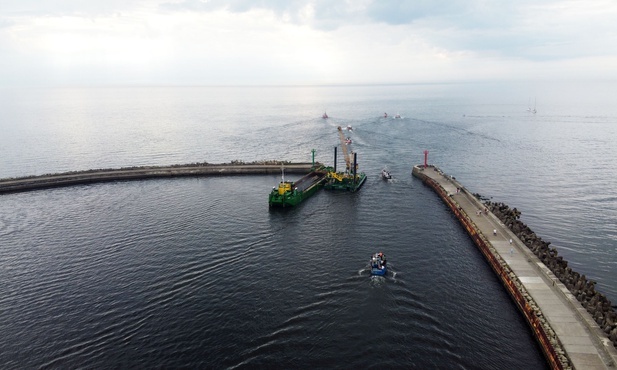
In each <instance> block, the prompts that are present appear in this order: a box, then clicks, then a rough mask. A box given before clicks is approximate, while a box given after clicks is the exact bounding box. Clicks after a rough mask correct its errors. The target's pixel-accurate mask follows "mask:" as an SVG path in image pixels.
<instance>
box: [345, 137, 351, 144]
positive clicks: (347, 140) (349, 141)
mask: <svg viewBox="0 0 617 370" xmlns="http://www.w3.org/2000/svg"><path fill="white" fill-rule="evenodd" d="M345 144H347V145H349V144H351V138H350V137H348V138H346V139H345Z"/></svg>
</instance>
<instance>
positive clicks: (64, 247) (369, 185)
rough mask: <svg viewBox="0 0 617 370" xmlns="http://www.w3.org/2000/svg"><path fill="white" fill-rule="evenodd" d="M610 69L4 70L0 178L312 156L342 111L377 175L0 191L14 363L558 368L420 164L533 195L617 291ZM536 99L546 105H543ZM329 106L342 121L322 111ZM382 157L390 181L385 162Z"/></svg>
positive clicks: (522, 200) (516, 194)
mask: <svg viewBox="0 0 617 370" xmlns="http://www.w3.org/2000/svg"><path fill="white" fill-rule="evenodd" d="M613 90H614V89H613V87H612V86H611V85H609V84H605V85H598V86H597V87H594V88H593V89H592V88H591V87H589V88H588V90H584V89H582V88H581V87H580V86H578V85H577V86H572V85H564V86H558V85H545V86H539V87H535V89H531V88H530V87H529V86H527V85H524V84H518V85H501V84H490V85H489V84H467V85H397V86H317V87H124V88H119V87H113V88H111V87H107V88H59V89H11V90H0V94H1V95H2V99H0V101H1V102H2V103H0V104H1V105H2V106H1V109H2V112H3V115H2V117H1V118H0V133H1V134H0V157H1V158H2V161H0V178H7V177H17V176H26V175H37V174H45V173H54V172H64V171H72V170H85V169H94V168H120V167H130V166H139V165H167V164H180V163H193V162H204V161H206V162H210V163H222V162H230V161H232V160H242V161H246V162H251V161H259V160H264V159H268V160H269V159H277V160H289V161H302V162H308V161H310V160H311V150H312V149H315V150H316V160H318V161H320V162H322V163H326V164H331V163H332V161H333V148H334V147H335V146H336V145H340V142H339V137H338V134H337V126H341V127H343V128H345V127H347V126H348V125H351V126H352V127H353V130H352V131H350V132H346V133H345V135H346V136H350V137H351V138H352V142H353V143H352V144H351V148H352V150H353V151H355V152H356V153H357V154H358V161H359V167H360V170H362V171H364V172H365V173H367V175H368V179H367V181H366V184H365V185H364V186H363V188H362V189H361V190H360V191H359V192H357V193H354V194H347V193H332V192H326V191H321V192H318V193H317V194H316V195H314V196H313V197H311V198H310V199H308V200H307V201H305V202H304V203H303V204H302V205H300V206H299V207H297V208H294V209H288V210H270V209H268V205H267V194H268V193H269V191H270V189H271V188H272V186H274V185H276V184H277V183H278V181H279V180H280V176H278V175H268V176H261V175H260V176H242V177H217V178H180V179H161V180H148V181H136V182H118V183H106V184H94V185H87V186H75V187H67V188H58V189H50V190H41V191H33V192H25V193H16V194H8V195H2V196H0V270H1V271H2V273H1V274H0V329H1V331H2V333H3V335H2V338H1V339H0V346H1V348H3V351H2V352H1V353H0V363H3V364H5V366H7V367H91V368H101V367H180V366H182V367H211V368H212V367H213V368H244V367H246V368H254V367H264V368H304V367H342V368H352V367H353V368H366V367H381V366H386V367H401V368H435V367H439V368H451V367H461V368H543V367H545V364H544V360H543V358H542V355H541V353H540V352H539V349H538V346H537V345H536V343H535V341H534V339H533V337H532V335H531V332H530V330H529V329H528V327H527V326H526V323H525V322H524V321H523V319H522V318H521V315H520V313H519V312H518V310H517V309H516V307H515V305H514V304H513V303H512V301H511V300H510V298H509V297H508V295H507V294H506V293H505V292H504V290H503V288H502V287H501V285H500V283H499V281H498V280H497V278H496V277H495V276H494V274H493V272H492V271H491V270H490V267H489V266H488V265H487V264H486V262H485V261H484V259H483V257H482V256H481V254H480V253H479V252H478V250H477V249H476V247H475V246H474V245H473V243H472V242H471V240H470V239H469V238H468V237H467V235H466V233H465V232H464V231H463V230H462V228H461V227H460V226H459V224H458V223H457V221H456V219H455V218H454V217H453V216H452V215H451V214H450V212H448V210H447V208H446V207H445V206H444V205H443V204H442V202H441V200H439V199H438V198H437V196H436V195H435V194H434V193H433V192H432V191H431V190H430V189H428V188H426V187H424V186H423V185H422V183H421V182H419V181H418V180H416V179H414V178H412V176H411V167H412V166H413V165H414V164H417V163H421V162H423V160H424V154H423V152H424V151H425V150H428V152H429V154H428V160H429V162H430V163H433V164H436V165H438V166H439V167H441V168H442V169H443V170H444V171H445V172H447V173H448V174H451V175H453V176H455V177H456V178H457V179H458V180H459V181H460V182H462V183H463V184H464V185H465V186H466V187H467V188H468V189H469V190H470V191H472V192H477V193H480V194H482V195H483V196H485V197H487V198H492V200H493V201H503V202H505V203H507V204H509V205H510V206H511V207H517V208H518V209H519V210H521V211H522V212H523V216H522V219H523V221H524V222H526V223H527V224H528V225H529V226H530V227H531V228H532V229H533V230H534V231H536V233H537V234H538V235H539V236H541V237H542V238H543V239H544V240H547V241H551V242H552V245H553V246H555V247H556V248H557V249H558V251H559V253H560V255H563V256H564V257H565V258H566V259H567V260H568V261H569V265H570V266H571V267H573V268H574V269H575V270H576V271H579V272H581V273H584V274H586V275H587V277H589V278H591V279H593V280H595V281H597V282H598V290H599V291H601V292H603V293H604V294H606V295H607V296H608V297H609V298H610V299H612V300H613V301H615V300H616V299H617V289H616V288H615V287H616V286H617V284H616V282H617V275H616V272H615V271H617V270H616V269H615V265H616V264H617V250H616V248H617V226H616V225H617V211H616V210H617V191H616V190H615V187H614V186H613V177H614V175H615V174H616V173H617V165H616V164H615V160H614V159H615V158H617V149H615V146H614V145H613V143H614V142H616V139H617V126H616V119H617V112H616V111H615V110H616V109H615V107H613V106H612V105H611V104H610V103H609V101H608V98H607V96H608V95H610V94H611V93H614V91H613ZM532 95H533V97H532ZM613 96H614V95H613ZM581 97H584V98H581ZM534 100H535V101H536V109H537V113H535V114H533V113H531V112H529V111H528V108H530V104H533V103H530V102H533V101H534ZM324 111H326V112H327V113H328V115H329V116H330V118H328V119H322V118H321V115H322V114H323V112H324ZM385 112H387V113H388V117H387V118H385V117H384V113H385ZM397 113H398V114H400V116H401V118H400V119H395V118H393V117H394V116H395V114H397ZM339 153H341V151H340V150H339ZM339 166H343V164H342V159H341V157H340V154H339ZM382 168H387V169H389V170H390V172H391V173H392V175H393V177H394V179H393V180H392V181H389V182H386V181H383V180H382V179H381V178H380V173H381V169H382ZM379 251H382V252H384V253H385V254H386V255H387V257H388V263H389V274H388V276H387V277H386V278H371V277H370V274H369V273H368V260H369V258H370V256H371V254H372V253H375V252H379Z"/></svg>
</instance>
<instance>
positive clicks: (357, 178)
mask: <svg viewBox="0 0 617 370" xmlns="http://www.w3.org/2000/svg"><path fill="white" fill-rule="evenodd" d="M337 129H338V133H339V138H340V140H341V149H342V150H343V159H345V171H344V172H337V171H336V165H337V158H336V147H334V168H333V169H332V168H328V176H327V179H326V183H325V185H324V188H325V189H327V190H342V191H349V192H352V193H353V192H355V191H357V190H358V189H360V187H361V186H362V185H363V184H364V182H365V181H366V174H365V173H364V172H358V161H357V160H358V156H357V153H355V152H353V151H351V153H349V150H348V146H349V145H350V144H351V139H349V138H345V137H344V136H343V130H342V129H341V126H339V127H337Z"/></svg>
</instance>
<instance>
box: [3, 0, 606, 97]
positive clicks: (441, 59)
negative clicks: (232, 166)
mask: <svg viewBox="0 0 617 370" xmlns="http://www.w3.org/2000/svg"><path fill="white" fill-rule="evenodd" d="M518 79H523V80H525V79H542V80H564V79H586V80H588V79H615V80H617V1H615V0H585V1H563V0H559V1H554V0H534V1H528V0H515V1H512V0H504V1H500V0H461V1H459V0H447V1H439V0H434V1H431V0H409V1H404V0H357V1H355V0H349V1H343V0H340V1H339V0H252V1H249V0H228V1H223V0H158V1H157V0H154V1H141V0H96V1H94V0H64V1H63V0H0V86H6V85H8V86H19V85H39V84H40V85H101V84H103V85H125V84H128V85H141V84H146V85H259V84H269V85H280V84H282V85H292V84H363V83H416V82H451V81H478V80H480V81H484V80H518Z"/></svg>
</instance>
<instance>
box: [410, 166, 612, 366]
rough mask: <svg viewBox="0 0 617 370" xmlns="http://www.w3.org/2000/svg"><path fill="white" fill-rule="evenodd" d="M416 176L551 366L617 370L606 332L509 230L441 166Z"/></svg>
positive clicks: (421, 170) (419, 171) (415, 172)
mask: <svg viewBox="0 0 617 370" xmlns="http://www.w3.org/2000/svg"><path fill="white" fill-rule="evenodd" d="M413 175H414V176H416V177H418V178H420V179H422V180H423V181H424V182H425V184H427V185H429V186H431V187H432V188H433V189H434V190H435V191H436V192H437V193H438V194H439V195H440V196H441V197H442V199H443V200H444V202H445V203H446V204H447V205H448V206H450V208H451V209H452V210H453V211H454V213H455V215H456V216H457V218H459V220H460V221H461V223H462V224H463V225H464V226H465V228H466V229H467V231H468V233H469V234H470V236H471V237H472V239H474V242H475V243H476V245H478V247H479V248H480V249H481V250H482V253H483V254H484V255H485V257H486V258H487V260H488V261H489V264H491V266H492V268H493V270H495V271H496V272H497V273H498V274H499V275H500V279H501V280H502V282H503V283H504V285H505V286H506V288H507V290H508V292H509V293H510V295H511V296H512V297H513V299H514V300H515V302H516V304H517V306H518V307H519V309H521V311H522V312H523V314H524V316H525V318H526V320H527V321H528V323H529V325H530V327H531V329H532V331H533V332H534V335H535V336H536V338H537V339H538V341H539V344H540V346H541V347H542V348H543V351H544V354H545V356H546V357H547V360H548V362H549V365H550V366H551V367H552V368H575V369H617V350H616V349H615V347H614V346H613V344H612V343H611V342H610V340H609V339H608V337H607V336H606V334H605V333H604V332H602V331H601V330H600V328H599V327H598V325H597V324H596V323H595V321H594V320H593V318H592V317H591V315H590V314H589V313H588V312H587V310H586V309H585V308H584V307H583V306H582V305H581V304H580V303H579V302H578V300H577V299H576V297H574V295H572V294H571V293H570V292H569V290H568V289H567V287H566V286H565V285H563V284H562V283H561V282H560V281H559V280H558V279H557V277H556V276H555V275H554V274H553V273H552V272H551V271H550V270H549V269H548V268H547V267H546V266H545V265H544V264H543V263H542V262H541V261H540V260H539V259H538V258H537V257H536V256H535V255H534V254H533V253H532V252H531V251H530V250H529V249H528V248H527V246H526V245H524V244H523V242H521V241H520V240H519V239H518V238H517V237H516V235H514V234H513V233H512V232H511V231H510V230H509V229H508V227H506V226H505V225H504V224H503V223H502V222H501V221H500V220H499V219H498V218H497V217H495V216H494V215H493V214H492V213H491V212H490V211H488V210H487V209H486V208H485V207H484V205H483V204H482V203H481V202H480V201H479V200H478V199H477V198H476V197H475V196H473V195H472V194H471V193H469V192H468V191H467V190H466V189H465V188H464V187H463V186H462V185H461V184H460V183H458V182H457V181H456V179H454V178H452V177H451V176H448V175H446V174H444V173H442V172H441V171H440V170H439V169H438V168H437V167H432V166H429V167H427V168H424V167H423V166H415V167H414V168H413ZM547 339H548V340H547Z"/></svg>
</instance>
